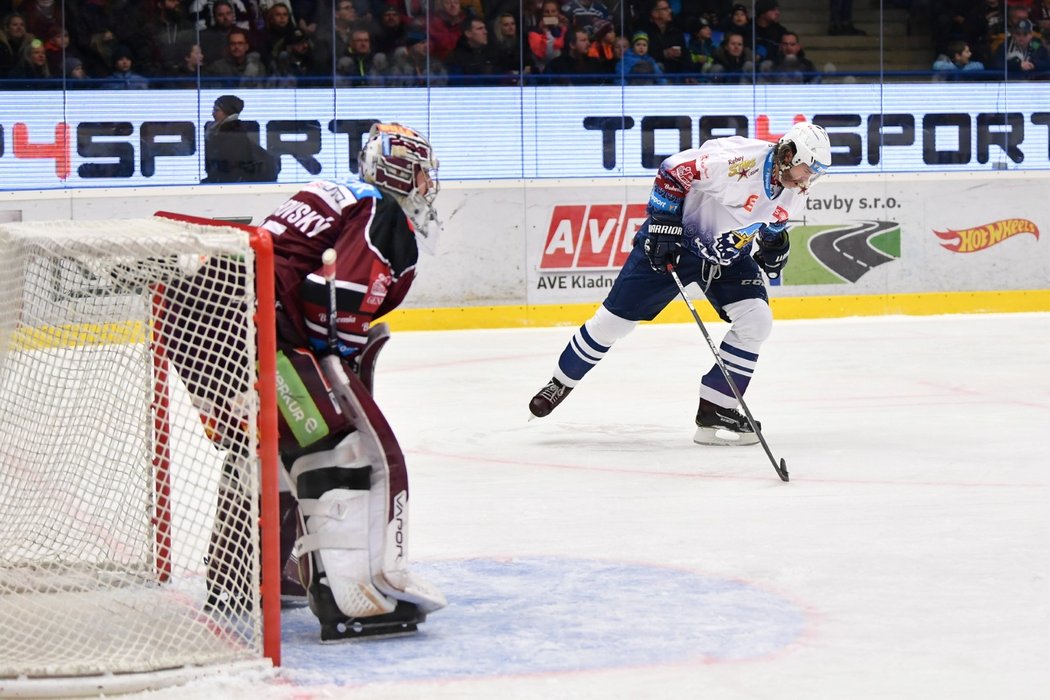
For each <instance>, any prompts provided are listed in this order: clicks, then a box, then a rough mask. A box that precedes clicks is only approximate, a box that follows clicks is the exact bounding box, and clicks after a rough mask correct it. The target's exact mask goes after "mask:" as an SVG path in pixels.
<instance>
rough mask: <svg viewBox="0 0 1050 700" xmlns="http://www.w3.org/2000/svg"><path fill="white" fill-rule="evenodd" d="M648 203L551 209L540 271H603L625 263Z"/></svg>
mask: <svg viewBox="0 0 1050 700" xmlns="http://www.w3.org/2000/svg"><path fill="white" fill-rule="evenodd" d="M644 222H645V204H591V205H586V204H560V205H558V206H555V207H554V211H553V212H551V220H550V225H549V226H548V228H547V239H546V242H545V244H544V246H543V255H542V256H541V257H540V264H539V269H541V270H595V271H597V270H604V269H614V268H618V267H620V266H621V265H623V263H624V261H625V260H626V259H627V256H628V255H630V253H631V244H632V243H633V241H634V234H635V233H636V232H637V231H638V228H639V227H640V226H641V225H642V224H643V223H644Z"/></svg>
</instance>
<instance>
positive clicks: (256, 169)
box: [201, 95, 280, 184]
mask: <svg viewBox="0 0 1050 700" xmlns="http://www.w3.org/2000/svg"><path fill="white" fill-rule="evenodd" d="M243 109H244V100H242V99H241V98H239V97H237V96H236V95H222V96H221V97H219V99H217V100H215V106H214V107H212V112H211V113H212V117H213V118H214V121H213V122H211V123H210V124H209V125H208V127H207V132H206V135H205V139H204V170H205V173H206V174H207V177H205V178H204V179H203V180H201V182H202V183H207V184H212V183H219V182H276V181H277V174H278V173H279V172H280V161H279V160H278V159H277V158H276V157H275V156H273V155H271V154H270V153H268V152H267V151H266V149H264V148H262V147H261V146H259V144H258V143H256V141H255V140H254V139H253V138H252V135H251V133H250V131H249V130H248V128H247V127H246V126H245V125H244V124H243V123H242V122H241V120H240V115H241V110H243Z"/></svg>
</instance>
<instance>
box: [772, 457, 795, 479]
mask: <svg viewBox="0 0 1050 700" xmlns="http://www.w3.org/2000/svg"><path fill="white" fill-rule="evenodd" d="M773 468H774V469H776V470H777V476H779V477H780V480H781V481H791V479H790V478H789V477H788V465H787V462H785V461H784V458H783V457H781V458H780V464H774V465H773Z"/></svg>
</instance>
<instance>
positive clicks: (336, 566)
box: [291, 433, 397, 617]
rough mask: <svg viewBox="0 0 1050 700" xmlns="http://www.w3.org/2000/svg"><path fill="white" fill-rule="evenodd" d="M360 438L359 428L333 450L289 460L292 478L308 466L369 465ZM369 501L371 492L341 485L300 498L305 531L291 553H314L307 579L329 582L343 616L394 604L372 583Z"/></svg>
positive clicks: (385, 610)
mask: <svg viewBox="0 0 1050 700" xmlns="http://www.w3.org/2000/svg"><path fill="white" fill-rule="evenodd" d="M360 442H361V440H360V433H352V434H350V435H348V436H347V437H346V438H345V439H344V440H343V441H342V442H340V443H339V444H338V445H336V446H335V447H334V448H333V449H331V450H325V451H323V452H315V453H313V454H309V455H306V456H303V457H300V458H299V459H297V460H296V461H295V463H294V464H293V465H292V469H291V477H292V482H293V483H296V484H297V483H298V482H299V477H300V476H303V475H304V474H308V473H309V472H311V471H319V470H331V469H340V470H342V469H346V470H355V469H356V470H365V469H369V470H370V465H369V461H368V459H367V458H365V457H363V456H362V453H361V449H360ZM368 502H369V491H366V490H355V489H352V488H342V487H340V488H332V489H329V490H327V491H325V492H324V493H322V494H320V496H319V497H318V498H305V497H301V496H300V497H298V503H299V513H300V517H301V519H302V520H301V524H302V528H303V530H304V534H302V535H301V536H300V537H299V538H298V539H297V540H296V542H295V548H294V550H293V555H294V556H295V557H296V558H297V559H298V560H299V561H303V557H305V556H308V555H311V554H314V558H313V560H312V561H311V562H309V563H311V564H313V565H314V566H315V567H316V568H315V570H314V571H312V573H311V576H310V578H314V577H317V578H319V581H320V583H321V584H322V585H326V586H328V588H329V590H331V593H332V598H333V600H334V601H335V604H336V606H337V607H338V608H339V610H340V611H342V613H343V614H344V615H346V616H347V617H373V616H375V615H383V614H386V613H390V612H393V610H394V608H395V607H396V605H397V603H396V602H395V601H394V600H391V599H390V598H388V597H387V596H385V595H384V594H383V593H381V592H380V591H379V590H378V589H377V588H376V587H375V586H374V585H373V584H372V570H371V563H370V562H371V554H370V552H369V547H370V538H369V536H368V529H369V517H370V509H369V505H368Z"/></svg>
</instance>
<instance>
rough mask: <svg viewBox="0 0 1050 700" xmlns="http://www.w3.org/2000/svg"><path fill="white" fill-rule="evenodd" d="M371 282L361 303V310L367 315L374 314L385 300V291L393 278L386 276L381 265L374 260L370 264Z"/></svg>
mask: <svg viewBox="0 0 1050 700" xmlns="http://www.w3.org/2000/svg"><path fill="white" fill-rule="evenodd" d="M371 280H372V281H371V282H369V283H368V292H367V293H366V294H365V298H364V299H363V300H362V301H361V310H362V311H366V312H368V313H372V312H375V311H376V310H377V309H378V308H379V307H380V306H382V305H383V302H384V301H385V300H386V293H387V290H388V289H389V288H390V285H391V284H392V283H393V281H394V278H393V277H391V276H390V275H389V274H387V272H386V270H385V269H384V268H383V266H382V264H381V263H380V262H379V261H378V260H376V261H374V262H373V263H372V275H371Z"/></svg>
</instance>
